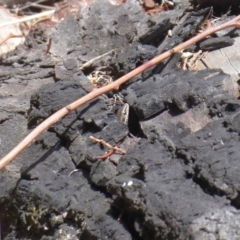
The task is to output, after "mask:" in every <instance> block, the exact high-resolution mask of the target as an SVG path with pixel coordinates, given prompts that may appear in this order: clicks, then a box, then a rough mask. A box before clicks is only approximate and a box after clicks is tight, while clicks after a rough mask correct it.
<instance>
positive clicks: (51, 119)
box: [0, 15, 240, 169]
mask: <svg viewBox="0 0 240 240" xmlns="http://www.w3.org/2000/svg"><path fill="white" fill-rule="evenodd" d="M239 20H240V15H239V16H237V17H235V18H233V19H232V20H230V21H228V22H226V23H224V24H222V25H219V26H216V27H211V28H208V29H206V30H205V31H203V32H202V33H200V34H198V35H196V36H195V37H193V38H191V39H189V40H188V41H186V42H184V43H181V44H179V45H178V46H176V47H174V48H173V49H170V50H168V51H166V52H164V53H162V54H160V55H159V56H157V57H155V58H153V59H151V60H150V61H148V62H146V63H144V64H143V65H141V66H139V67H138V68H136V69H134V70H132V71H131V72H129V73H128V74H126V75H124V76H123V77H121V78H119V79H118V80H116V81H115V82H113V83H111V84H109V85H106V86H104V87H101V88H99V89H94V90H93V91H92V92H90V93H88V94H87V95H86V96H84V97H82V98H80V99H78V100H76V101H75V102H73V103H71V104H69V105H68V106H66V107H64V108H62V109H60V110H59V111H57V112H55V113H54V114H53V115H52V116H50V117H49V118H47V119H46V120H45V121H43V122H42V123H41V124H40V125H39V126H38V127H36V128H35V129H34V130H33V131H32V132H31V133H30V134H29V135H28V136H27V137H26V138H24V139H23V141H22V142H20V143H19V144H18V145H17V146H16V147H15V148H14V149H13V150H12V151H11V152H9V153H8V154H7V155H6V156H5V157H3V158H2V159H1V160H0V169H2V168H4V167H5V166H7V165H8V163H10V162H11V161H12V160H13V159H14V158H15V157H16V156H17V155H18V154H19V153H21V152H22V151H23V150H24V149H25V148H26V147H28V146H29V145H30V144H31V143H32V142H33V141H34V140H35V139H36V138H37V137H38V136H39V135H40V134H41V133H43V132H44V131H46V130H47V129H48V128H49V127H50V126H52V125H53V124H54V123H56V122H57V121H59V120H60V119H61V118H63V117H64V116H66V115H67V114H69V113H70V112H72V111H73V110H75V109H76V108H78V107H80V106H82V105H83V104H85V103H87V102H89V101H91V100H93V99H95V98H96V97H98V96H100V95H102V94H104V93H107V92H109V91H111V90H112V89H116V88H119V86H120V85H122V84H123V83H125V82H127V81H129V80H130V79H131V78H133V77H135V76H136V75H138V74H140V73H142V72H143V71H145V70H146V69H148V68H150V67H153V66H154V65H156V64H158V63H160V62H161V61H163V60H164V59H166V58H168V57H171V56H172V55H174V54H175V53H177V52H179V51H181V50H183V49H186V48H187V47H189V46H190V45H192V44H194V43H196V42H198V41H200V40H202V39H204V38H206V37H207V36H209V35H211V34H213V33H215V32H217V31H220V30H223V29H226V28H229V27H235V28H240V23H239Z"/></svg>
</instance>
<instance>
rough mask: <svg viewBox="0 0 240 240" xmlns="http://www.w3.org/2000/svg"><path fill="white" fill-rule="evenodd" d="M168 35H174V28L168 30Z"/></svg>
mask: <svg viewBox="0 0 240 240" xmlns="http://www.w3.org/2000/svg"><path fill="white" fill-rule="evenodd" d="M168 36H169V37H172V30H171V29H169V30H168Z"/></svg>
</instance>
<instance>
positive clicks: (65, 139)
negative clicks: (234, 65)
mask: <svg viewBox="0 0 240 240" xmlns="http://www.w3.org/2000/svg"><path fill="white" fill-rule="evenodd" d="M187 6H188V2H187V1H177V0H176V7H175V9H174V10H171V11H168V12H162V13H157V14H154V15H152V16H149V15H147V14H146V13H145V12H144V11H143V9H142V8H141V7H140V5H139V4H138V2H137V1H127V2H126V3H125V4H122V5H119V6H113V5H111V4H109V3H108V1H107V0H104V1H103V0H96V2H95V3H94V4H92V5H91V6H90V7H88V8H86V9H80V10H79V12H78V14H77V15H76V16H69V17H68V18H67V19H65V20H63V21H62V22H60V23H59V24H58V25H57V26H56V29H55V30H48V31H44V30H41V29H39V30H36V31H33V32H32V34H31V35H30V36H29V37H28V40H27V43H26V44H25V45H23V46H20V47H19V48H18V49H16V50H15V51H14V52H12V53H9V54H8V55H6V56H4V57H3V59H2V65H1V66H0V69H1V70H0V71H1V74H0V75H1V76H0V79H1V88H0V94H1V98H0V102H1V108H0V123H1V124H0V133H1V134H0V136H1V137H0V143H1V144H0V149H1V154H2V155H4V154H6V153H7V152H8V150H10V149H11V148H12V147H13V146H15V145H16V144H17V143H18V141H20V140H21V139H22V138H23V137H24V136H25V135H26V134H27V133H28V132H29V131H30V130H31V129H32V128H33V127H35V126H36V125H37V124H39V123H40V122H42V121H43V120H44V119H46V118H47V117H48V116H50V115H51V114H52V113H54V112H56V111H57V110H59V109H60V108H62V107H64V106H66V105H68V104H69V103H71V102H72V101H75V100H77V99H79V98H80V97H82V96H84V95H86V94H87V92H89V91H91V90H92V88H93V87H92V86H91V84H90V83H89V82H88V79H87V75H88V74H89V73H91V71H93V70H95V69H97V68H98V67H103V66H104V67H106V68H108V69H110V70H111V75H112V77H113V79H117V78H118V77H119V76H122V75H123V74H125V73H126V72H128V71H130V70H131V69H134V68H135V67H136V66H139V65H140V64H141V63H143V62H146V61H147V60H149V59H151V58H152V57H153V56H155V55H156V54H157V53H158V52H161V51H163V50H164V49H168V48H169V47H170V48H171V47H173V46H174V45H175V44H176V43H179V42H181V41H183V40H184V39H186V38H188V37H189V36H190V35H192V34H194V31H196V28H197V25H198V23H199V22H200V21H201V19H202V18H203V15H204V14H205V13H206V11H207V10H206V9H203V10H199V12H197V13H195V12H188V13H185V14H183V12H184V10H185V9H186V8H187ZM170 13H171V14H170ZM169 29H172V31H173V33H174V35H173V37H172V38H171V39H169V37H167V31H168V30H169ZM48 36H52V38H53V44H52V48H51V54H48V55H46V54H45V51H46V47H47V42H48V41H47V39H48ZM69 36H70V37H69ZM193 48H197V46H193ZM113 49H116V51H115V52H112V53H111V54H109V55H108V56H106V57H104V58H102V59H101V60H100V61H98V62H96V63H94V64H93V65H91V66H90V67H87V68H86V69H83V71H80V70H79V67H81V66H82V64H83V63H85V62H86V61H88V60H90V59H92V58H94V57H97V56H99V55H101V54H104V53H106V52H109V51H110V50H113ZM179 59H180V55H178V54H176V55H174V56H173V57H172V59H171V60H168V61H166V62H164V63H162V64H159V65H158V66H156V67H154V68H152V69H149V70H148V71H146V72H145V73H143V74H141V75H140V76H137V77H135V78H134V80H133V81H131V82H129V83H127V84H125V86H123V87H122V88H121V89H120V91H121V93H122V94H123V95H124V101H125V102H127V103H128V104H129V105H130V110H131V112H130V119H129V124H128V125H125V124H123V123H121V122H119V120H118V118H117V117H116V115H115V113H114V112H111V111H109V109H108V105H107V102H106V97H107V96H105V97H102V96H101V97H98V98H97V99H95V100H92V101H91V102H89V103H87V104H85V105H84V106H82V107H80V108H78V109H77V110H75V111H73V112H72V113H70V114H69V115H67V116H66V117H65V118H64V119H62V120H60V121H59V122H58V123H56V124H55V125H54V126H52V127H51V128H50V129H49V130H48V131H46V132H45V133H43V134H42V135H41V136H40V137H38V138H37V139H36V140H35V141H34V143H33V144H32V145H31V146H30V147H29V148H28V149H27V150H26V151H24V152H23V153H22V154H21V155H20V156H18V157H17V159H16V160H15V161H13V162H12V163H11V164H10V165H9V166H7V168H6V169H5V170H3V171H2V172H1V174H0V213H1V223H2V235H3V239H7V240H8V239H11V240H12V239H14V240H15V239H16V240H20V239H28V240H31V239H32V240H34V239H41V240H54V239H62V240H65V239H67V238H68V239H83V240H85V239H116V240H119V239H120V240H121V239H123V240H128V239H129V240H131V239H133V240H148V239H166V240H167V239H179V240H180V239H191V240H192V239H194V240H200V239H209V240H215V239H234V240H235V239H238V238H239V223H240V218H239V214H240V211H239V207H240V197H239V187H238V185H239V184H238V182H239V174H238V173H239V169H240V165H239V164H238V162H239V161H238V159H239V157H240V155H239V147H240V146H239V142H240V139H239V134H240V125H239V118H240V107H239V106H240V104H239V100H238V99H235V98H234V97H233V89H232V88H231V85H229V78H230V76H229V75H227V74H225V73H223V72H222V71H221V70H219V69H212V70H204V71H198V72H194V71H192V72H189V71H182V70H181V69H179V68H178V67H177V62H178V61H179ZM114 93H115V92H112V93H110V94H109V95H108V97H111V96H112V95H113V94H114ZM131 118H132V119H131ZM128 131H130V132H132V133H134V134H135V135H136V136H135V137H139V138H140V139H139V141H136V142H135V144H133V145H131V146H128V147H129V149H128V150H127V154H126V155H120V156H119V161H118V164H116V162H113V161H111V160H93V158H94V157H95V156H101V155H103V154H105V153H106V152H107V151H108V149H107V148H106V147H104V146H102V145H101V144H99V143H95V142H93V141H91V140H90V139H89V137H90V136H94V137H96V138H100V139H104V140H105V141H107V142H108V143H110V144H111V145H116V144H117V143H119V142H120V141H123V139H124V137H125V136H126V135H127V133H128ZM133 140H134V138H133ZM135 140H136V139H135ZM75 170H77V171H75Z"/></svg>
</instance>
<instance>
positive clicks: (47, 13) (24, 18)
mask: <svg viewBox="0 0 240 240" xmlns="http://www.w3.org/2000/svg"><path fill="white" fill-rule="evenodd" d="M54 12H55V10H50V11H45V12H42V13H37V14H34V15H32V16H27V17H23V18H20V19H17V20H13V21H9V22H5V23H2V24H1V23H0V27H5V26H8V25H12V24H17V23H21V22H27V21H31V20H34V19H39V18H43V17H44V18H45V17H50V16H52V15H53V14H54Z"/></svg>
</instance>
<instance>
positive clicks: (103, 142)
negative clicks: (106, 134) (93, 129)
mask: <svg viewBox="0 0 240 240" xmlns="http://www.w3.org/2000/svg"><path fill="white" fill-rule="evenodd" d="M89 138H90V139H91V140H92V141H94V142H97V143H101V144H102V145H104V146H106V147H107V148H109V149H111V150H115V151H117V152H119V153H121V154H126V151H125V150H123V149H121V148H119V147H118V146H115V147H113V146H112V145H110V144H109V143H107V142H105V141H104V140H102V139H98V138H95V137H93V136H90V137H89Z"/></svg>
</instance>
